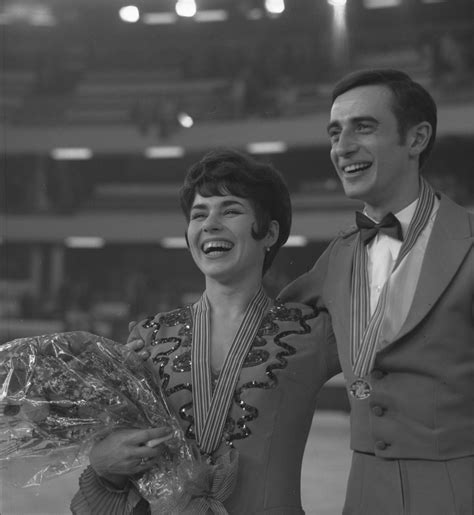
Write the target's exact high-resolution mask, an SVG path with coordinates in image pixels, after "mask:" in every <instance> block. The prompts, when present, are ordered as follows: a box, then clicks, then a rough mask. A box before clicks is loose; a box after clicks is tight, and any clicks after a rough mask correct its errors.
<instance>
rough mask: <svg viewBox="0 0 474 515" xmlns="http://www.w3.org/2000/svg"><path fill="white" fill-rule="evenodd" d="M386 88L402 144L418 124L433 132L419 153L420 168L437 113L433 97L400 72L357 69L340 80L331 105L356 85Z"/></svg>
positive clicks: (425, 157)
mask: <svg viewBox="0 0 474 515" xmlns="http://www.w3.org/2000/svg"><path fill="white" fill-rule="evenodd" d="M377 85H380V86H386V87H387V88H388V89H389V90H390V91H391V92H392V97H393V105H392V109H393V113H394V115H395V117H396V119H397V122H398V133H399V135H400V139H401V141H402V142H403V141H405V138H406V135H407V131H408V129H410V128H411V127H413V126H414V125H416V124H417V123H420V122H424V121H426V122H429V124H430V125H431V128H432V129H433V132H432V134H431V137H430V140H429V142H428V145H427V146H426V148H425V149H424V150H423V152H422V153H421V154H420V160H419V166H420V169H421V167H422V166H423V164H424V163H425V161H426V159H427V158H428V156H429V154H430V152H431V150H432V148H433V145H434V142H435V139H436V126H437V110H436V104H435V101H434V100H433V97H432V96H431V95H430V94H429V93H428V91H426V89H425V88H424V87H423V86H421V85H420V84H418V83H417V82H415V81H414V80H412V79H411V77H410V76H409V75H407V74H406V73H404V72H402V71H399V70H392V69H388V68H387V69H383V68H382V69H374V70H359V71H355V72H352V73H350V74H348V75H346V76H345V77H343V78H342V79H341V80H340V81H339V82H338V83H337V84H336V85H335V86H334V89H333V92H332V103H334V100H336V98H337V97H338V96H339V95H342V94H343V93H345V92H346V91H349V90H350V89H354V88H357V87H359V86H377Z"/></svg>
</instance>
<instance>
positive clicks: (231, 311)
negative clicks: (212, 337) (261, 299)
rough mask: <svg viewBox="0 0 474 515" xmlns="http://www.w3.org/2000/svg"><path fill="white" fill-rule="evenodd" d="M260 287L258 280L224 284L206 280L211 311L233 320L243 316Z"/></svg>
mask: <svg viewBox="0 0 474 515" xmlns="http://www.w3.org/2000/svg"><path fill="white" fill-rule="evenodd" d="M260 287H261V283H260V282H258V283H256V282H255V283H253V284H239V285H237V284H234V285H224V284H221V283H217V282H214V281H206V295H207V298H208V300H209V304H210V306H211V313H212V314H214V315H218V316H219V318H221V317H225V319H228V320H235V319H236V318H239V317H241V316H243V314H244V313H245V310H246V309H247V306H248V305H249V303H250V301H251V300H252V299H253V297H254V296H255V294H256V293H257V291H258V290H259V289H260Z"/></svg>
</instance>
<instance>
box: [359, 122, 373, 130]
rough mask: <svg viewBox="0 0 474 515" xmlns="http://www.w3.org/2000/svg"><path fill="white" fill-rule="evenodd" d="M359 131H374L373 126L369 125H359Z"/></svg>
mask: <svg viewBox="0 0 474 515" xmlns="http://www.w3.org/2000/svg"><path fill="white" fill-rule="evenodd" d="M357 130H358V131H359V132H370V131H371V130H372V125H370V124H368V123H359V124H358V125H357Z"/></svg>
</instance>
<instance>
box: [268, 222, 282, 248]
mask: <svg viewBox="0 0 474 515" xmlns="http://www.w3.org/2000/svg"><path fill="white" fill-rule="evenodd" d="M279 234H280V224H279V223H278V222H277V221H276V220H271V222H270V224H269V226H268V232H267V235H266V236H265V243H266V246H267V247H273V245H275V243H276V242H277V241H278V235H279Z"/></svg>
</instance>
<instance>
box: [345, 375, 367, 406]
mask: <svg viewBox="0 0 474 515" xmlns="http://www.w3.org/2000/svg"><path fill="white" fill-rule="evenodd" d="M371 390H372V388H371V387H370V384H369V383H368V382H367V381H365V380H364V379H356V380H355V381H354V382H353V383H352V384H351V386H350V388H349V393H350V394H351V395H352V397H354V399H357V400H359V401H361V400H363V399H367V397H369V396H370V391H371Z"/></svg>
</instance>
